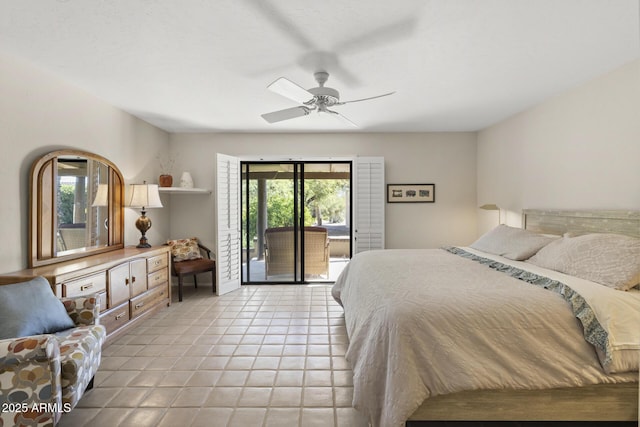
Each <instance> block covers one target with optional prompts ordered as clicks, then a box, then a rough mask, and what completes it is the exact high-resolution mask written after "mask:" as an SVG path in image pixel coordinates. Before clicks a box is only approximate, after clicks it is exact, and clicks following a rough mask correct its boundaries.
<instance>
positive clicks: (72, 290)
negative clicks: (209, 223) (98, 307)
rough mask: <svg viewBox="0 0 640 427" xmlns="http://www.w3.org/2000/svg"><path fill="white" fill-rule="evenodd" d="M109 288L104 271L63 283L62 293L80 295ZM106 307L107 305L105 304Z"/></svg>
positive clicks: (73, 295) (68, 295)
mask: <svg viewBox="0 0 640 427" xmlns="http://www.w3.org/2000/svg"><path fill="white" fill-rule="evenodd" d="M106 288H107V275H106V274H105V273H104V272H102V273H98V274H93V275H91V276H87V277H83V278H81V279H76V280H70V281H68V282H65V283H63V284H62V295H63V296H65V297H79V296H82V295H89V294H94V293H98V292H102V291H104V290H105V289H106ZM105 307H106V305H105Z"/></svg>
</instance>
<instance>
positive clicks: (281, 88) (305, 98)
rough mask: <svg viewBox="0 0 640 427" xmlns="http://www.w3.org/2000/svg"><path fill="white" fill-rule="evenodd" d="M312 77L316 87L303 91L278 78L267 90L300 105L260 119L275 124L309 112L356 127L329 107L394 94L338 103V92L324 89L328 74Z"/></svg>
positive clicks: (289, 81)
mask: <svg viewBox="0 0 640 427" xmlns="http://www.w3.org/2000/svg"><path fill="white" fill-rule="evenodd" d="M313 76H314V77H315V79H316V82H318V86H317V87H314V88H311V89H308V90H307V89H304V88H303V87H302V86H300V85H298V84H296V83H294V82H292V81H291V80H289V79H287V78H285V77H280V78H279V79H277V80H276V81H274V82H273V83H271V84H270V85H269V86H267V88H268V89H269V90H271V91H273V92H275V93H277V94H279V95H282V96H284V97H286V98H289V99H291V100H293V101H296V102H298V103H299V104H302V105H300V106H298V107H292V108H286V109H284V110H278V111H273V112H271V113H266V114H262V118H263V119H265V120H266V121H267V122H269V123H277V122H281V121H283V120H290V119H294V118H296V117H302V116H306V115H308V114H309V113H310V112H311V111H317V112H318V113H331V114H332V115H335V116H337V117H339V118H340V119H342V121H343V122H345V123H347V124H349V125H351V126H356V127H357V125H356V124H355V123H354V122H352V121H351V120H349V119H347V118H346V117H345V116H344V115H342V114H340V113H339V112H337V111H333V110H330V109H329V107H334V106H337V105H344V104H348V103H351V102H360V101H366V100H370V99H375V98H381V97H383V96H388V95H392V94H393V93H395V92H389V93H385V94H382V95H377V96H372V97H369V98H362V99H355V100H352V101H344V102H340V92H338V91H337V90H336V89H334V88H331V87H326V86H325V85H324V84H325V83H326V82H327V79H329V73H327V72H326V71H318V72H316V73H314V75H313Z"/></svg>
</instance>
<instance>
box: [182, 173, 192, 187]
mask: <svg viewBox="0 0 640 427" xmlns="http://www.w3.org/2000/svg"><path fill="white" fill-rule="evenodd" d="M180 187H182V188H193V178H192V177H191V174H190V173H189V172H182V176H181V177H180Z"/></svg>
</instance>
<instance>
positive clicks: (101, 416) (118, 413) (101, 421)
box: [89, 408, 134, 427]
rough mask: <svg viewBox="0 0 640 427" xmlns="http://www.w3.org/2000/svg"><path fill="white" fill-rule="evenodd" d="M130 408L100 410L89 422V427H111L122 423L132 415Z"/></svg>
mask: <svg viewBox="0 0 640 427" xmlns="http://www.w3.org/2000/svg"><path fill="white" fill-rule="evenodd" d="M133 411H134V410H133V409H130V408H127V409H125V408H105V409H102V410H101V411H100V412H99V413H98V415H96V416H95V417H94V418H93V419H92V420H91V422H90V424H89V425H90V426H91V427H113V426H117V425H120V423H122V422H124V421H125V420H126V419H127V418H129V415H130V414H131V413H133Z"/></svg>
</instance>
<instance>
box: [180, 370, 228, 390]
mask: <svg viewBox="0 0 640 427" xmlns="http://www.w3.org/2000/svg"><path fill="white" fill-rule="evenodd" d="M221 376H222V371H196V372H194V373H193V375H191V378H189V381H187V383H186V384H185V386H187V387H213V386H215V385H216V384H217V382H218V380H219V379H220V377H221Z"/></svg>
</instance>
